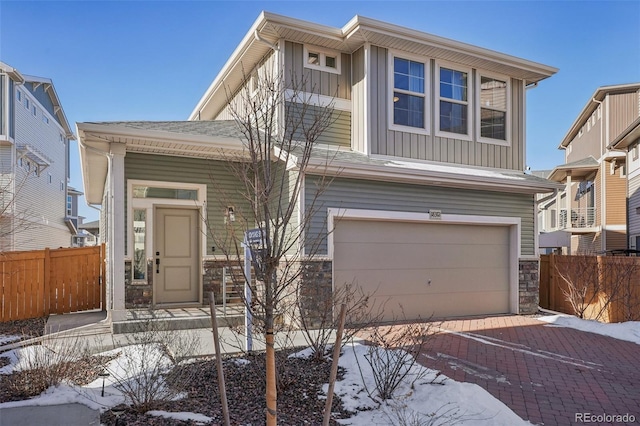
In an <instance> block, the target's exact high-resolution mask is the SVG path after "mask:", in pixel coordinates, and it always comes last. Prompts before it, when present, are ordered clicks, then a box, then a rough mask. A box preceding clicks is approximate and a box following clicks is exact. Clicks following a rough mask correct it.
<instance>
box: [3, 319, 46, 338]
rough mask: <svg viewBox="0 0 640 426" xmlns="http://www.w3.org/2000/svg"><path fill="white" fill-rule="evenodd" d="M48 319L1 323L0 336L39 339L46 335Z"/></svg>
mask: <svg viewBox="0 0 640 426" xmlns="http://www.w3.org/2000/svg"><path fill="white" fill-rule="evenodd" d="M46 323H47V317H42V318H32V319H26V320H17V321H7V322H0V335H5V336H21V337H24V338H27V337H38V336H42V335H43V334H44V326H45V324H46Z"/></svg>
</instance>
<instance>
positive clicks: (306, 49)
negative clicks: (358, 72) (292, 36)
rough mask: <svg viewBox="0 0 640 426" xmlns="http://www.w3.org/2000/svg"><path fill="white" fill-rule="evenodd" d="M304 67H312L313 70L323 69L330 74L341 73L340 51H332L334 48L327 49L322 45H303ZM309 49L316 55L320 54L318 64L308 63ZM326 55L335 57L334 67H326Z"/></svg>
mask: <svg viewBox="0 0 640 426" xmlns="http://www.w3.org/2000/svg"><path fill="white" fill-rule="evenodd" d="M303 49H304V56H303V59H304V64H303V65H304V67H305V68H309V69H313V70H318V71H324V72H330V73H332V74H340V73H341V69H342V68H341V65H342V64H341V62H342V61H341V57H342V53H340V52H338V51H334V50H328V49H324V48H322V47H316V46H312V45H306V44H305V45H304V48H303ZM309 51H311V52H313V53H318V55H319V56H320V58H319V59H320V64H319V65H314V64H310V63H309ZM327 55H328V56H335V58H336V67H335V68H332V67H328V66H326V65H325V61H326V58H327Z"/></svg>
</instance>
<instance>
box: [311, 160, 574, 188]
mask: <svg viewBox="0 0 640 426" xmlns="http://www.w3.org/2000/svg"><path fill="white" fill-rule="evenodd" d="M305 172H306V173H308V174H329V175H335V176H336V177H347V178H359V179H368V180H382V181H386V182H399V183H410V184H418V185H420V184H423V185H424V184H428V185H436V186H443V187H458V188H476V189H485V190H491V191H498V192H517V193H530V194H537V193H548V192H552V191H553V190H555V189H560V188H562V187H563V186H562V185H558V184H553V183H550V184H549V185H540V184H536V183H533V182H526V181H524V182H523V181H514V180H511V179H508V178H499V177H487V176H471V175H462V174H457V173H446V172H437V171H426V170H412V169H402V168H396V167H389V166H378V165H360V164H354V163H344V162H341V163H338V162H334V163H331V162H327V163H323V162H314V163H312V164H309V167H308V168H307V170H305Z"/></svg>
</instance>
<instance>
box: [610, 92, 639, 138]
mask: <svg viewBox="0 0 640 426" xmlns="http://www.w3.org/2000/svg"><path fill="white" fill-rule="evenodd" d="M639 97H640V91H635V92H632V93H623V94H617V95H609V96H608V104H609V114H608V118H609V137H608V139H607V144H608V143H611V142H612V141H613V140H614V139H615V138H616V137H618V135H619V134H620V133H622V132H623V131H624V130H625V129H626V128H627V127H628V126H629V125H630V124H631V123H632V122H633V120H635V119H636V118H638V117H639V116H640V111H639V108H640V105H639V100H638V98H639Z"/></svg>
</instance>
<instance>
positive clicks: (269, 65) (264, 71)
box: [214, 50, 277, 120]
mask: <svg viewBox="0 0 640 426" xmlns="http://www.w3.org/2000/svg"><path fill="white" fill-rule="evenodd" d="M275 61H276V55H275V53H274V52H273V50H270V51H269V53H268V54H267V55H266V56H265V57H264V58H263V59H262V61H260V63H258V65H256V67H255V68H254V69H251V70H248V71H246V78H247V81H245V83H244V84H243V85H242V86H240V88H239V89H238V90H237V91H236V92H235V93H234V94H233V95H231V96H229V99H228V100H229V102H227V105H226V106H225V107H224V109H223V110H222V111H220V112H219V113H218V115H216V117H215V118H214V120H233V119H234V118H235V117H234V114H233V111H235V112H240V111H245V110H246V108H247V107H246V105H245V102H246V100H247V96H248V95H249V94H248V93H247V85H248V84H250V82H251V76H252V75H253V74H254V72H257V73H258V75H259V76H260V77H259V78H261V79H263V81H265V80H264V79H267V80H266V81H271V80H272V79H273V78H275V77H276V75H274V74H273V73H274V71H275V70H276V66H275ZM276 72H277V71H276Z"/></svg>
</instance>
